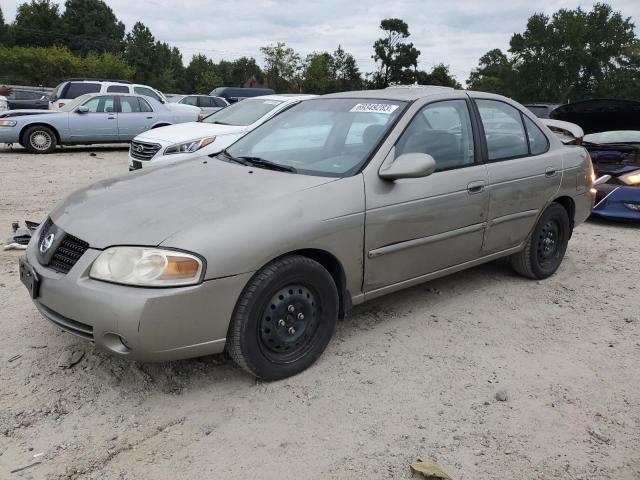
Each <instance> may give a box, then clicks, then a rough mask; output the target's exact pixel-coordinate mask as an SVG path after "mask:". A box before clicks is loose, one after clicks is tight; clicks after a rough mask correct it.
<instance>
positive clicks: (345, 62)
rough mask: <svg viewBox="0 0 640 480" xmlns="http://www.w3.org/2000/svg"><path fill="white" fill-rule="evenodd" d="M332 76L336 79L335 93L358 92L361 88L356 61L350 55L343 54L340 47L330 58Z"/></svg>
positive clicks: (360, 77)
mask: <svg viewBox="0 0 640 480" xmlns="http://www.w3.org/2000/svg"><path fill="white" fill-rule="evenodd" d="M332 60H333V62H332V67H333V76H334V77H335V79H336V85H335V90H334V91H336V92H344V91H349V90H360V89H361V88H362V83H363V82H362V75H360V70H359V69H358V65H357V63H356V59H355V58H354V57H353V55H351V54H350V53H347V52H345V51H344V50H343V49H342V46H340V45H338V48H337V49H336V51H335V52H333V58H332Z"/></svg>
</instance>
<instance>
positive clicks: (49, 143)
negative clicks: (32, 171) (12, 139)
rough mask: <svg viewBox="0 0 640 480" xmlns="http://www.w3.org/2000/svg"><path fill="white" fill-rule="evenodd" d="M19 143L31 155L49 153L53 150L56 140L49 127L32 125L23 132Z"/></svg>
mask: <svg viewBox="0 0 640 480" xmlns="http://www.w3.org/2000/svg"><path fill="white" fill-rule="evenodd" d="M21 143H22V144H24V147H25V148H26V149H27V150H28V151H29V152H31V153H51V152H53V151H54V150H55V148H56V145H57V144H58V140H57V138H56V134H55V133H54V132H53V130H51V129H50V128H49V127H45V126H44V125H34V126H33V127H29V128H27V130H26V131H25V132H24V135H23V136H22V142H21Z"/></svg>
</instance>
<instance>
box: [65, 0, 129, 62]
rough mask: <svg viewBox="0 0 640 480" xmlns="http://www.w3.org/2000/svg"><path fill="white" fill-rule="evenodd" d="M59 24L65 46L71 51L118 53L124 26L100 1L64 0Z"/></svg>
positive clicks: (120, 49)
mask: <svg viewBox="0 0 640 480" xmlns="http://www.w3.org/2000/svg"><path fill="white" fill-rule="evenodd" d="M62 24H63V28H64V32H65V34H66V45H68V46H69V48H70V49H71V50H72V51H74V52H78V53H80V54H86V53H87V52H90V51H96V52H112V53H120V52H121V51H122V46H123V39H124V31H125V28H124V23H122V22H121V21H119V20H118V19H117V18H116V16H115V14H114V13H113V10H111V8H110V7H109V6H108V5H107V4H106V3H104V2H103V1H102V0H67V1H66V2H65V11H64V14H63V15H62Z"/></svg>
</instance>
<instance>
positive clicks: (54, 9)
mask: <svg viewBox="0 0 640 480" xmlns="http://www.w3.org/2000/svg"><path fill="white" fill-rule="evenodd" d="M3 23H4V22H3ZM7 30H8V31H7V34H6V43H9V44H14V45H20V46H23V47H50V46H52V45H54V44H55V43H56V42H57V41H58V42H59V41H60V40H61V39H62V37H61V34H60V11H59V9H58V5H56V4H55V3H51V0H31V2H29V3H23V4H22V5H20V6H18V11H17V13H16V19H15V21H14V22H13V24H12V25H11V26H10V27H9V28H8V29H7Z"/></svg>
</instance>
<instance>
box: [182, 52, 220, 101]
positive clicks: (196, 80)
mask: <svg viewBox="0 0 640 480" xmlns="http://www.w3.org/2000/svg"><path fill="white" fill-rule="evenodd" d="M184 78H185V86H186V91H188V92H189V93H200V94H209V92H211V90H213V89H214V88H216V87H219V86H220V85H221V84H222V78H220V77H219V76H218V73H217V71H216V67H215V64H214V63H213V62H212V61H211V60H210V59H208V58H207V57H206V56H205V55H202V54H200V55H194V56H193V58H192V59H191V63H189V66H188V67H187V68H186V70H185V72H184Z"/></svg>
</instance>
